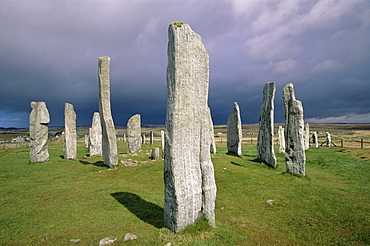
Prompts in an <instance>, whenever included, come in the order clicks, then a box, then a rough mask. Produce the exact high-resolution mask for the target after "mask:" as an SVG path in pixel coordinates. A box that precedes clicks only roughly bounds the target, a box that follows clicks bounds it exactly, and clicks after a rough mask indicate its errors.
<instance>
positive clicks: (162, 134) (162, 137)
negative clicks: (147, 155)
mask: <svg viewBox="0 0 370 246" xmlns="http://www.w3.org/2000/svg"><path fill="white" fill-rule="evenodd" d="M164 141H165V138H164V131H163V130H162V131H161V146H162V158H164V154H165V152H164Z"/></svg>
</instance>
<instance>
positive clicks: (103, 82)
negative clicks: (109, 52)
mask: <svg viewBox="0 0 370 246" xmlns="http://www.w3.org/2000/svg"><path fill="white" fill-rule="evenodd" d="M98 66H99V69H98V75H99V113H100V123H101V126H102V149H103V151H102V152H103V159H104V164H105V165H107V166H109V167H112V166H116V165H118V154H117V142H116V130H115V128H114V123H113V118H112V112H111V107H110V78H109V67H110V58H109V57H106V56H105V57H100V58H99V61H98Z"/></svg>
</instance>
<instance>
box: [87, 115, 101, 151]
mask: <svg viewBox="0 0 370 246" xmlns="http://www.w3.org/2000/svg"><path fill="white" fill-rule="evenodd" d="M89 152H90V156H96V155H102V128H101V123H100V114H99V112H95V113H94V115H93V118H92V123H91V127H90V129H89Z"/></svg>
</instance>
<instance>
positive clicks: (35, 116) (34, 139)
mask: <svg viewBox="0 0 370 246" xmlns="http://www.w3.org/2000/svg"><path fill="white" fill-rule="evenodd" d="M31 108H32V111H31V113H30V129H29V131H30V162H32V163H37V162H45V161H48V160H49V152H48V124H49V122H50V117H49V111H48V109H47V108H46V104H45V102H31Z"/></svg>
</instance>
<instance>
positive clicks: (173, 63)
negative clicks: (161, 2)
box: [164, 22, 216, 233]
mask: <svg viewBox="0 0 370 246" xmlns="http://www.w3.org/2000/svg"><path fill="white" fill-rule="evenodd" d="M168 36H169V40H168V53H167V54H168V65H167V109H166V131H165V138H166V140H165V148H164V149H165V160H164V181H165V203H164V224H165V226H166V227H167V228H169V229H170V230H172V231H173V232H176V233H177V232H180V231H182V230H184V229H185V228H186V227H187V226H188V225H192V224H194V223H196V222H197V221H198V220H199V219H200V218H201V217H206V218H207V219H208V222H209V224H210V225H212V226H215V211H214V209H215V200H216V183H215V179H214V169H213V164H212V162H211V154H210V145H211V141H212V139H211V130H210V122H209V117H208V102H207V101H208V82H209V64H208V63H209V58H208V53H207V51H206V50H205V48H204V45H203V43H202V38H201V37H200V35H198V34H196V33H195V32H194V31H193V30H192V29H191V28H190V26H189V25H188V24H184V23H180V22H174V23H172V24H170V26H169V28H168Z"/></svg>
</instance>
